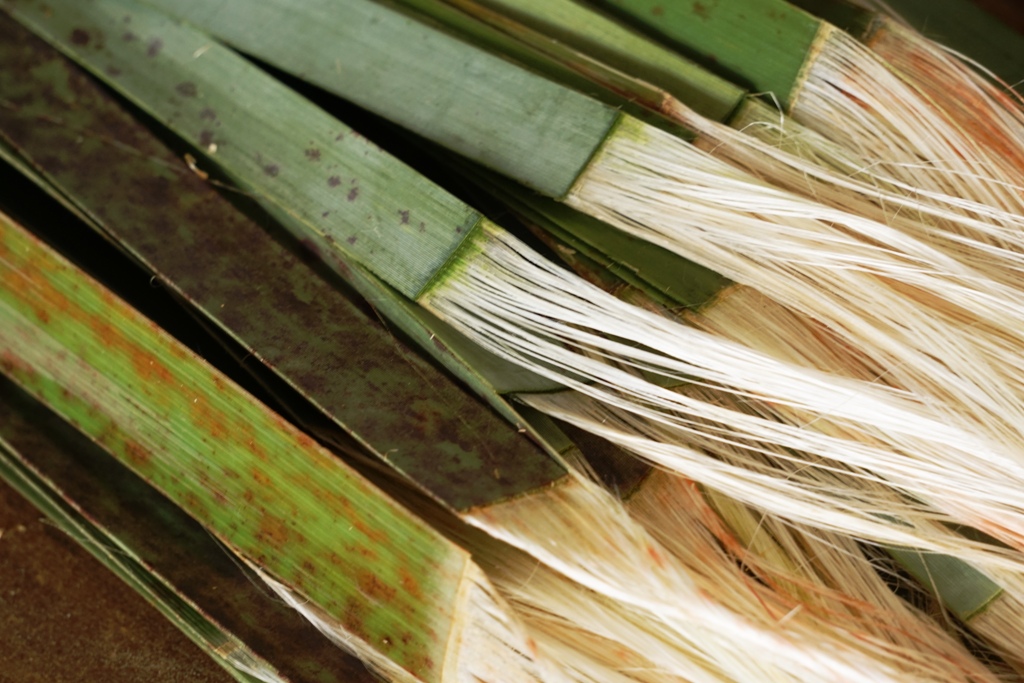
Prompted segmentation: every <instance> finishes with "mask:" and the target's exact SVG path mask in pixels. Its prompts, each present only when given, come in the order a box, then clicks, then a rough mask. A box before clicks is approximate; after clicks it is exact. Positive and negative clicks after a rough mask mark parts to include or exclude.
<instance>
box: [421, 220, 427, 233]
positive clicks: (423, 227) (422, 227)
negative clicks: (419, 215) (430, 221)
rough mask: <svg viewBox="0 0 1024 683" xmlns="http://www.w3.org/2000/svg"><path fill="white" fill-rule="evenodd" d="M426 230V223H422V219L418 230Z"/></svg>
mask: <svg viewBox="0 0 1024 683" xmlns="http://www.w3.org/2000/svg"><path fill="white" fill-rule="evenodd" d="M426 231H427V224H426V223H424V222H423V221H420V232H426Z"/></svg>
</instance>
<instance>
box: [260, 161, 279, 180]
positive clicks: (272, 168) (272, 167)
mask: <svg viewBox="0 0 1024 683" xmlns="http://www.w3.org/2000/svg"><path fill="white" fill-rule="evenodd" d="M263 172H264V173H266V174H267V175H268V176H270V177H271V178H274V177H276V176H277V174H278V173H280V172H281V167H280V166H278V165H277V164H267V165H266V166H264V167H263Z"/></svg>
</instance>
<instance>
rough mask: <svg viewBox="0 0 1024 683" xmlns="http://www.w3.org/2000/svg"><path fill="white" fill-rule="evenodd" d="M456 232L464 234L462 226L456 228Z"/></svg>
mask: <svg viewBox="0 0 1024 683" xmlns="http://www.w3.org/2000/svg"><path fill="white" fill-rule="evenodd" d="M455 232H457V233H461V232H462V226H461V225H457V226H455Z"/></svg>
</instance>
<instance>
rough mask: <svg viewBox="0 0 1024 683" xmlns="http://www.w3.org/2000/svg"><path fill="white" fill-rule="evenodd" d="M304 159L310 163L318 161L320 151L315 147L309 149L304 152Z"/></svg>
mask: <svg viewBox="0 0 1024 683" xmlns="http://www.w3.org/2000/svg"><path fill="white" fill-rule="evenodd" d="M306 158H307V159H309V160H310V161H320V150H318V149H317V148H316V147H310V148H309V149H307V150H306Z"/></svg>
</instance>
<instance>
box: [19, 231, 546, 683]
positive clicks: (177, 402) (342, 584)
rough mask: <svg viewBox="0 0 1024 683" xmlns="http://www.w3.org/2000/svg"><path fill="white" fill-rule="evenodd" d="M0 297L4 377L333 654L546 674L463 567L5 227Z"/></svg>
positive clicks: (413, 665)
mask: <svg viewBox="0 0 1024 683" xmlns="http://www.w3.org/2000/svg"><path fill="white" fill-rule="evenodd" d="M0 284H2V286H0V319H2V321H3V324H2V325H0V368H2V370H3V372H4V374H6V375H7V376H8V377H10V378H11V379H13V380H14V381H15V382H16V383H18V384H19V385H21V386H22V387H24V388H25V389H26V390H27V391H28V392H29V393H31V394H32V395H34V396H35V397H36V398H38V399H40V400H41V401H43V402H44V403H45V404H46V405H48V406H49V407H50V408H52V409H54V410H55V411H57V412H58V413H60V414H62V415H63V416H64V417H65V418H66V419H68V420H69V421H70V422H72V423H73V424H75V426H76V427H77V428H78V429H80V430H81V431H83V432H84V433H85V434H86V435H87V436H89V437H91V438H93V439H95V440H96V441H97V442H98V443H100V444H101V445H102V446H103V447H104V448H106V449H107V450H108V451H109V452H111V453H112V454H113V455H115V456H116V457H117V458H118V459H119V460H121V461H122V462H124V463H125V464H127V465H128V466H129V467H131V468H132V469H133V470H134V471H135V472H136V473H138V474H139V475H140V476H143V477H144V478H145V479H146V480H147V481H149V482H150V483H152V484H154V485H155V486H156V487H157V488H159V489H160V490H162V491H163V492H164V493H165V494H166V495H167V496H168V497H169V498H170V499H171V500H173V501H174V502H175V503H177V504H178V505H180V506H182V507H183V508H184V509H186V510H187V511H188V512H189V514H191V515H192V516H193V517H195V518H196V519H197V520H199V521H200V522H201V523H202V524H204V526H206V527H207V529H209V530H210V531H211V532H212V533H213V534H214V535H215V536H216V537H217V538H218V539H219V540H220V541H221V542H222V543H224V544H225V545H226V546H227V547H228V548H230V549H231V550H232V552H233V553H235V554H236V555H237V556H238V557H239V558H241V559H242V560H243V561H245V562H246V563H247V564H249V565H250V567H252V568H253V569H255V570H257V571H258V572H259V573H260V574H261V576H264V577H266V578H267V579H268V581H269V585H271V586H272V587H274V588H275V589H279V590H280V591H281V593H282V594H283V595H286V596H288V598H289V599H292V600H296V601H298V600H301V603H300V604H301V607H302V611H303V613H304V614H305V615H307V616H308V617H310V618H311V619H313V621H314V623H315V624H316V625H317V626H318V627H320V628H321V629H322V630H324V632H325V634H326V635H328V636H329V637H331V638H332V639H334V640H335V641H336V642H337V643H338V644H339V645H342V646H344V647H345V648H347V649H349V650H351V651H354V652H356V653H357V654H358V655H359V656H360V658H362V659H364V661H367V662H368V663H369V664H370V665H371V666H373V667H375V668H377V669H378V670H379V671H381V672H382V673H384V674H385V675H387V676H388V677H390V678H391V679H393V680H400V681H413V680H419V681H448V680H451V681H471V680H481V679H482V680H496V679H499V678H500V679H501V680H510V679H512V680H523V681H527V680H543V679H544V677H545V675H550V674H548V673H547V672H545V671H543V670H541V669H540V668H539V665H538V663H537V662H535V661H533V659H531V657H530V656H529V654H527V653H529V652H530V647H529V644H528V640H527V637H526V636H525V634H524V633H523V632H522V631H521V630H520V627H519V626H518V625H517V623H516V622H515V621H514V619H513V618H511V617H510V616H509V614H508V613H507V612H505V608H504V607H503V605H502V603H501V602H500V600H499V599H497V598H496V596H495V595H494V593H493V589H491V588H489V586H488V584H487V582H486V579H485V578H484V577H483V575H482V573H481V572H480V570H479V569H478V568H477V567H476V566H475V565H474V564H473V563H472V562H471V561H470V559H469V557H468V556H467V555H466V553H464V552H463V551H461V550H460V549H459V548H457V547H456V546H454V545H453V544H451V543H449V542H447V541H445V540H443V539H442V538H441V537H440V536H439V535H437V534H436V532H434V531H432V530H430V529H429V528H427V527H426V526H425V525H424V524H423V523H422V522H421V521H419V520H418V519H416V518H414V517H413V516H412V515H410V514H409V513H408V512H406V511H405V510H404V509H402V508H400V507H399V506H398V505H397V504H395V503H394V502H392V501H391V500H390V499H388V498H387V497H385V496H384V495H383V494H381V493H380V492H379V491H378V490H377V489H376V488H374V487H373V486H372V485H371V484H369V483H368V482H366V481H365V480H363V479H362V478H360V477H359V476H358V475H356V474H355V473H354V472H353V471H352V470H350V469H349V468H347V467H346V466H344V465H342V464H341V463H340V462H339V461H337V459H335V458H334V457H333V456H331V455H330V454H329V453H327V452H326V451H324V450H323V449H321V448H319V447H318V446H316V445H314V444H313V442H312V441H311V440H310V439H309V438H308V437H305V436H303V435H302V434H300V433H299V432H297V430H295V429H294V428H292V427H290V426H289V425H287V424H286V423H285V422H284V421H283V420H281V419H280V418H279V417H277V416H276V415H274V414H272V413H271V412H270V411H269V410H267V409H266V408H265V407H263V406H262V405H260V404H258V403H256V402H255V401H254V400H253V399H252V398H251V397H249V396H248V395H247V394H245V393H243V392H242V391H241V390H240V389H239V388H238V387H237V386H236V385H234V384H233V383H231V382H230V381H229V380H227V379H226V378H225V377H224V376H222V375H221V374H220V373H219V372H217V371H216V370H213V369H212V368H210V367H209V366H207V365H206V364H205V363H203V362H201V361H200V360H198V359H197V358H196V357H195V356H193V355H192V354H191V353H190V352H189V351H187V350H186V349H185V348H184V347H183V346H181V345H180V344H179V343H177V342H176V341H174V340H173V339H172V338H171V337H170V336H169V335H167V334H166V333H163V332H162V331H160V330H158V329H157V328H155V326H154V325H152V323H149V322H148V321H147V320H145V319H144V318H142V317H141V316H140V315H139V314H138V313H136V312H135V311H133V310H132V309H130V308H129V307H128V306H127V305H126V304H124V303H123V302H121V301H120V300H118V299H116V298H115V297H114V296H113V295H112V294H111V293H110V292H109V291H107V290H105V289H104V288H103V287H101V286H100V285H98V284H97V283H96V282H95V281H93V280H91V279H89V278H88V277H87V276H85V275H84V274H83V273H81V271H78V270H77V269H76V268H75V267H74V266H72V265H71V264H69V263H68V262H67V261H65V260H64V259H62V258H60V257H59V256H57V255H56V254H55V253H53V252H52V250H50V249H48V248H47V247H46V246H44V245H43V244H42V243H40V242H39V241H38V240H36V239H34V238H32V237H31V236H29V235H28V234H27V233H25V232H24V231H23V230H22V229H20V228H19V227H17V226H15V225H14V224H13V223H11V222H10V221H9V220H8V219H7V218H6V217H4V218H3V220H2V221H0ZM269 453H272V454H273V457H270V456H269V455H268V454H269ZM338 548H347V549H348V550H349V551H350V552H346V554H345V555H344V556H342V555H339V554H338V552H337V549H338ZM553 671H554V670H552V672H553ZM498 672H500V674H499V673H498ZM555 680H557V678H556V679H555Z"/></svg>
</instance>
